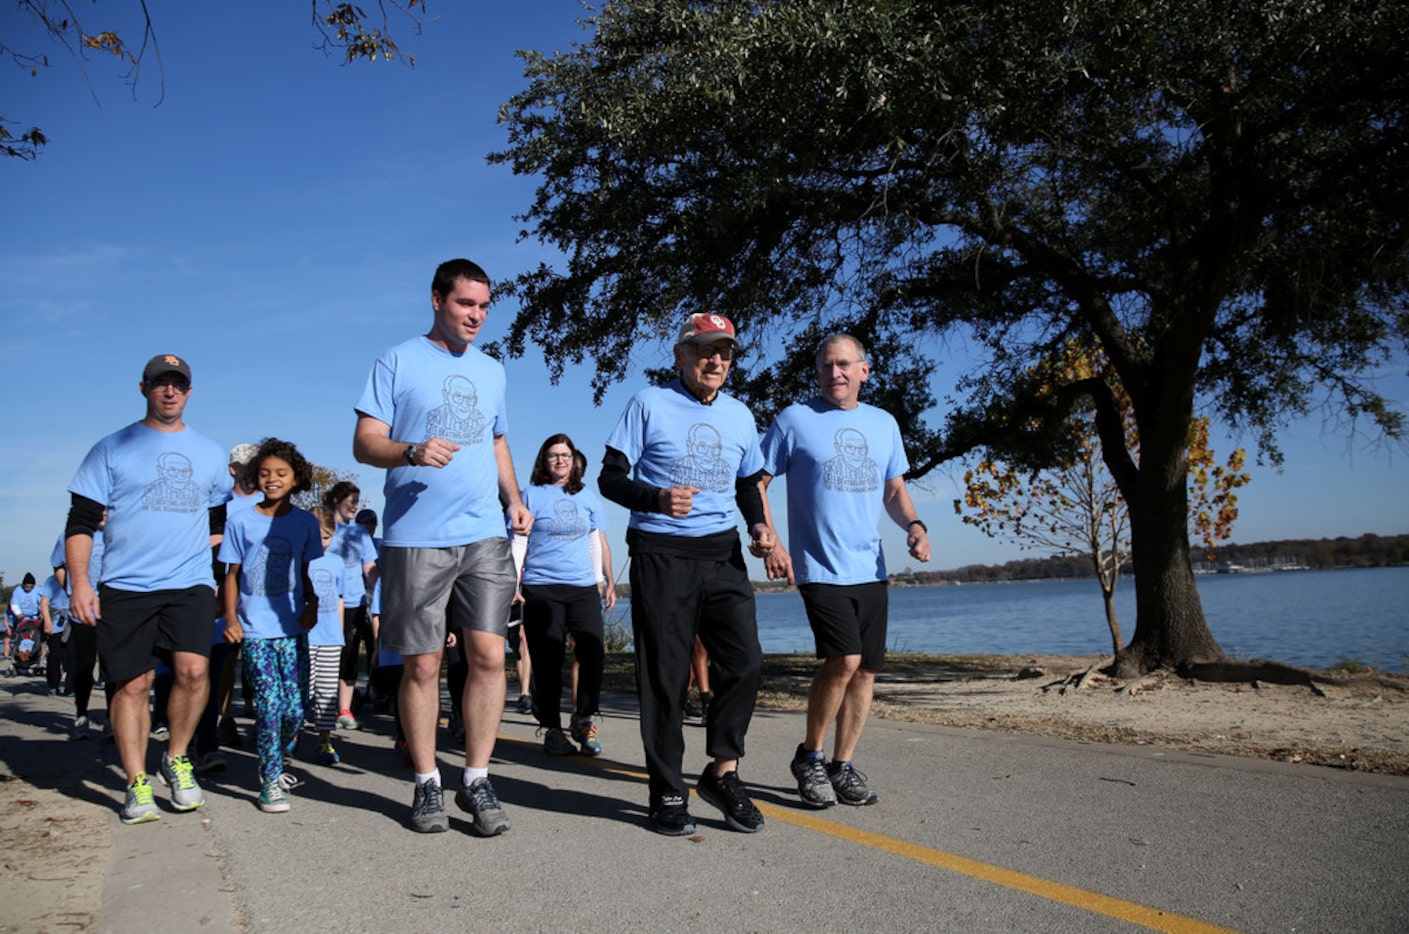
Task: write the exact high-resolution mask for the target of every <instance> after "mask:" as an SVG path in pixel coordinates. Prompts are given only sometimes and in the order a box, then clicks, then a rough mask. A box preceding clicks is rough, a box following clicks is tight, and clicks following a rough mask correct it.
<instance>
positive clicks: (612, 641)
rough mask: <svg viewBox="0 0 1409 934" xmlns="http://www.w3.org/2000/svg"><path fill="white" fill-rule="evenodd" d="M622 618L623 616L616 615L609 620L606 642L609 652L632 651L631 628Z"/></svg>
mask: <svg viewBox="0 0 1409 934" xmlns="http://www.w3.org/2000/svg"><path fill="white" fill-rule="evenodd" d="M622 619H623V617H622V616H615V617H613V618H612V619H609V620H608V621H607V626H606V630H605V637H604V642H605V645H606V649H607V651H608V652H629V651H631V646H632V639H631V630H630V628H628V627H627V625H626V623H624V622H622Z"/></svg>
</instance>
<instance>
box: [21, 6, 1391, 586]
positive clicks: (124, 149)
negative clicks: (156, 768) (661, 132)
mask: <svg viewBox="0 0 1409 934" xmlns="http://www.w3.org/2000/svg"><path fill="white" fill-rule="evenodd" d="M81 6H82V10H81V12H82V13H83V14H84V15H85V16H86V21H85V25H86V26H87V28H88V29H89V31H90V32H96V31H98V30H99V29H106V28H117V29H120V30H121V29H126V30H127V31H128V35H129V38H133V37H135V34H134V33H132V32H131V29H132V26H133V24H132V22H131V21H130V19H126V18H124V17H122V16H116V14H118V13H119V12H121V11H127V12H128V14H130V10H131V8H132V7H135V6H136V4H135V2H130V0H102V2H100V3H98V4H96V5H94V6H92V7H90V6H89V5H88V4H82V5H81ZM367 6H368V8H370V7H371V6H374V4H369V5H367ZM150 7H151V11H152V15H153V18H154V20H155V25H156V29H157V36H158V40H159V41H160V48H161V61H162V64H163V65H164V68H165V88H164V95H165V97H164V100H163V101H162V102H161V104H160V106H155V107H154V106H153V105H154V104H155V103H156V101H157V99H158V97H159V96H161V94H162V93H163V92H162V89H161V88H159V86H158V83H157V80H156V79H157V77H158V73H157V69H156V67H155V65H156V60H155V58H154V57H149V59H148V61H147V63H146V65H145V67H144V74H143V80H142V83H141V85H140V86H139V88H138V99H137V100H136V101H134V100H133V99H132V95H131V93H130V92H129V90H128V89H127V88H126V87H125V86H123V85H122V84H121V83H120V81H119V80H118V79H117V77H116V74H117V70H116V69H115V68H114V66H113V65H112V64H111V63H110V62H108V61H105V60H103V59H102V58H100V57H95V58H94V59H93V61H92V62H90V64H89V75H90V77H91V80H92V84H93V89H94V91H96V94H97V96H98V99H99V101H100V103H101V106H99V105H98V104H96V103H95V102H94V100H93V97H92V96H91V95H90V92H89V89H88V87H87V86H86V85H85V83H84V79H83V77H82V76H81V74H80V73H79V72H78V71H77V70H76V69H75V68H74V67H73V65H72V64H71V62H70V61H69V60H68V59H67V57H66V55H65V53H64V52H63V51H62V50H61V49H59V48H57V47H53V48H50V49H49V50H48V51H49V52H50V54H51V56H52V57H53V59H54V61H55V67H53V68H51V69H50V70H48V71H46V72H42V73H41V74H40V75H39V76H38V77H37V78H33V79H31V78H29V77H28V76H27V74H26V73H25V72H23V71H21V70H18V69H14V68H12V67H11V66H10V64H9V63H8V62H6V63H4V64H3V65H2V66H0V67H4V68H7V69H10V70H9V71H7V72H6V73H5V77H4V82H5V87H6V102H5V106H6V108H7V110H6V111H5V113H4V116H6V117H7V118H9V119H12V120H18V121H22V122H23V125H22V126H20V127H18V128H16V127H11V129H12V131H17V132H23V131H24V130H25V129H27V128H28V126H29V125H30V124H38V125H39V126H40V127H42V129H43V130H44V131H45V133H46V134H47V135H48V136H49V138H50V140H51V142H50V145H49V146H48V147H47V149H45V150H44V152H43V155H42V156H41V157H40V158H39V159H38V161H36V162H32V163H22V162H19V161H15V160H9V161H6V162H3V163H0V186H3V187H0V190H3V192H4V194H3V204H4V212H5V219H4V223H3V228H0V229H3V234H0V237H2V238H3V239H0V283H3V287H0V322H3V325H4V334H5V337H6V353H5V359H6V360H7V361H8V366H7V367H6V368H5V369H6V371H7V372H6V384H7V386H6V389H5V390H4V393H3V399H4V404H3V405H0V438H3V441H0V444H3V448H4V451H3V456H0V571H3V572H4V574H5V578H6V579H7V580H8V581H9V582H11V583H14V582H16V581H18V579H19V578H20V576H21V575H23V573H24V572H25V571H33V572H34V573H35V574H36V575H37V576H39V577H40V578H41V579H42V578H43V576H44V574H45V573H47V568H48V557H49V550H50V548H51V547H52V545H53V543H54V540H55V539H56V537H57V536H58V535H59V533H60V531H61V529H62V525H63V521H64V517H65V515H66V511H67V506H68V496H67V493H66V492H65V489H66V487H67V484H68V482H69V480H70V478H71V477H72V475H73V472H74V470H75V469H76V467H77V466H78V463H79V461H80V460H81V459H82V457H83V455H84V453H85V452H86V451H87V450H88V448H89V447H90V446H91V445H92V444H93V443H94V442H95V441H96V440H97V439H98V438H99V437H101V436H102V435H104V434H107V433H108V432H111V431H114V430H116V429H117V428H119V427H121V426H123V425H125V424H127V423H129V422H131V421H134V420H136V419H138V418H140V417H141V415H142V412H143V401H142V398H141V396H140V395H139V394H138V392H137V383H138V381H139V378H140V374H141V369H142V366H143V364H144V363H145V361H146V360H147V358H148V357H150V356H152V355H153V354H156V353H168V352H170V353H177V354H181V355H183V356H186V357H187V358H188V359H189V360H190V361H191V364H192V367H193V369H194V377H195V379H194V386H195V388H194V391H193V393H192V396H191V400H190V404H189V406H188V409H187V420H188V423H189V424H191V425H192V426H193V427H195V428H196V429H198V430H199V431H201V432H203V433H204V434H207V435H209V436H211V437H213V438H215V439H216V440H217V441H219V442H220V443H221V444H222V445H225V446H227V447H228V446H230V445H233V444H236V443H239V442H243V441H255V440H258V439H259V438H261V437H264V436H266V435H278V436H281V437H285V438H288V439H290V440H292V441H294V442H295V443H297V444H298V445H299V447H300V448H301V449H302V450H303V451H304V453H305V454H307V455H308V456H309V457H310V458H312V459H313V460H314V461H316V462H318V463H321V464H324V465H326V466H329V467H334V468H339V469H348V470H357V471H358V472H359V482H360V485H361V487H362V489H363V496H364V499H365V500H367V501H369V502H370V504H371V505H373V506H374V507H376V508H377V509H378V511H380V507H381V504H382V498H381V476H380V472H379V471H375V470H371V469H368V468H365V467H361V466H360V465H357V464H355V463H354V462H353V459H352V454H351V439H352V429H353V421H354V418H353V413H352V405H353V403H354V402H355V401H356V399H357V396H358V394H359V393H360V391H361V389H362V385H363V382H364V380H365V378H366V375H367V371H368V368H369V367H370V365H371V362H372V360H373V359H374V358H375V356H376V355H377V354H378V353H379V352H380V351H381V350H383V349H384V348H386V347H388V346H390V345H391V344H393V343H395V342H397V341H400V340H403V339H405V338H406V337H409V336H411V335H413V334H416V333H421V332H424V331H425V330H426V328H427V326H428V325H429V323H430V304H429V288H430V286H429V283H430V277H431V273H432V272H433V270H434V268H435V266H436V264H437V263H439V262H440V261H441V260H444V259H448V258H451V257H454V256H466V257H469V258H471V259H474V260H476V261H477V262H479V263H480V264H481V265H483V266H484V267H485V268H486V269H487V270H488V271H489V273H490V275H491V276H494V277H507V276H509V275H512V274H513V273H516V272H519V271H522V270H525V269H528V268H531V267H533V266H536V265H537V264H538V263H539V262H540V261H541V260H544V259H548V260H550V261H551V259H552V258H553V257H552V255H551V254H550V253H548V252H547V251H545V250H544V249H543V248H542V247H540V246H539V245H537V244H535V243H532V242H524V243H518V242H516V239H515V238H516V235H517V232H518V230H519V225H518V224H516V223H515V222H514V220H513V215H514V214H515V213H519V212H522V211H523V210H524V209H525V207H526V206H527V205H528V203H529V200H530V198H531V196H532V191H533V183H532V180H530V179H518V178H515V177H514V176H513V175H512V174H510V172H509V171H508V170H507V169H505V168H502V167H490V166H488V165H486V164H485V160H484V156H485V154H486V153H487V152H489V151H490V150H493V149H498V148H502V146H503V145H504V134H503V131H502V130H501V129H500V128H499V126H498V125H497V123H496V115H497V109H498V107H499V105H500V104H501V103H503V102H504V101H506V100H507V99H508V98H509V97H510V96H511V95H512V94H513V93H514V92H515V91H516V90H518V89H519V88H520V87H522V86H523V83H524V79H523V74H522V63H521V62H520V60H519V59H517V58H516V57H515V56H514V51H515V50H516V49H521V48H534V49H539V50H544V51H551V50H554V49H566V48H568V47H569V46H570V45H571V44H573V43H574V42H577V41H579V40H581V39H582V38H583V37H584V35H585V34H584V33H583V32H582V31H581V30H580V28H579V27H578V26H577V25H576V20H577V19H578V18H579V17H580V16H581V15H582V10H581V7H580V6H579V5H578V4H577V3H575V2H572V0H534V3H533V4H532V6H531V12H530V8H526V7H523V6H516V5H512V4H509V5H503V4H460V3H451V2H446V0H439V2H435V3H433V5H432V10H431V12H432V13H433V14H437V15H438V16H439V19H438V20H437V21H436V22H434V23H431V24H430V25H429V26H428V27H427V29H426V32H425V33H424V34H423V35H422V36H420V37H417V36H414V35H412V34H410V33H408V32H407V31H406V30H404V29H403V30H402V31H401V33H400V38H401V40H402V44H403V46H404V47H405V48H406V49H407V50H409V51H412V52H413V53H414V54H415V56H416V62H417V64H416V67H415V69H414V70H411V69H407V68H404V67H402V66H399V65H393V64H380V63H379V64H376V65H368V64H363V63H359V64H357V65H351V66H345V67H344V66H340V65H339V64H338V63H337V61H336V60H333V59H326V58H324V57H323V55H322V54H321V53H320V52H318V51H315V50H314V49H312V48H311V46H312V45H313V42H314V38H315V37H314V33H313V30H312V28H311V27H310V25H309V20H308V15H309V8H308V5H307V4H299V3H287V2H272V0H256V2H249V3H244V4H240V5H239V6H238V7H231V8H229V10H225V9H223V8H219V9H218V8H216V7H215V6H213V5H211V4H206V3H173V2H163V0H156V2H153V3H151V4H150ZM105 13H108V14H113V15H115V18H113V19H111V20H105V19H104V18H103V15H104V14H105ZM0 28H3V30H4V34H5V36H6V40H7V42H9V41H11V40H15V41H16V44H18V38H19V37H20V36H21V33H18V32H17V29H20V28H25V29H27V28H28V27H27V24H26V21H25V20H24V19H23V18H22V17H21V16H20V14H18V13H16V11H15V9H14V6H13V5H12V4H11V5H6V6H5V7H4V9H3V12H0ZM515 310H516V309H514V308H513V307H509V306H508V305H507V303H506V304H505V305H500V306H497V307H496V308H495V309H494V310H493V312H492V313H491V317H490V323H489V325H488V327H487V329H486V330H487V338H488V339H493V338H496V337H499V336H501V335H502V334H503V333H504V329H505V327H506V325H507V324H508V322H509V321H510V320H511V319H512V317H513V315H514V312H515ZM725 310H726V311H727V309H725ZM667 360H668V350H667V349H666V347H665V345H664V344H663V343H651V342H649V341H646V342H643V343H642V344H641V345H640V346H639V348H638V349H637V350H636V352H635V359H634V361H633V363H634V365H635V375H634V376H633V377H632V378H631V379H630V380H629V381H628V382H627V383H625V384H623V385H621V386H619V387H617V388H615V389H614V390H613V391H612V392H611V393H609V394H608V396H607V398H606V401H605V404H604V405H603V407H602V408H600V409H597V408H593V406H592V404H591V393H590V388H589V386H588V374H587V373H586V371H585V370H584V369H581V368H578V369H570V370H569V373H568V375H567V377H566V378H565V379H564V380H563V382H562V384H561V385H559V386H557V387H552V386H550V385H549V382H548V379H547V376H546V372H545V368H544V366H543V361H542V358H541V355H538V354H537V353H536V352H530V354H529V356H528V357H527V358H525V359H522V360H517V361H512V362H510V363H509V364H508V369H509V385H510V409H509V417H510V431H509V441H510V445H511V447H512V449H513V451H514V453H515V457H516V464H517V466H518V469H519V476H520V478H521V479H522V480H526V479H527V474H528V470H529V468H530V466H531V461H532V457H533V455H534V453H535V452H536V451H537V448H538V445H539V443H540V442H541V441H542V439H543V438H544V437H545V436H546V435H548V434H550V433H552V432H554V431H560V430H566V431H567V432H569V433H570V434H571V435H572V436H573V438H574V439H575V440H576V442H577V443H578V445H579V446H580V447H582V448H583V449H584V450H585V451H587V452H588V453H589V454H590V456H591V457H592V461H593V474H594V475H595V469H596V465H597V463H598V461H599V459H600V453H601V449H602V442H603V440H604V439H605V437H606V435H607V433H608V432H609V431H610V429H611V426H612V425H613V424H614V422H615V420H616V417H617V415H618V413H619V412H620V411H621V408H622V406H623V405H624V403H625V401H626V399H627V398H628V397H629V396H630V394H631V393H633V392H635V391H636V390H637V389H639V388H640V387H641V386H642V385H644V377H642V376H641V375H640V374H641V370H642V369H643V368H644V367H647V366H660V365H663V364H665V363H666V362H667ZM942 364H943V366H942V370H941V374H942V376H943V377H945V378H948V379H952V378H953V377H955V376H957V374H958V373H959V371H960V369H961V367H962V365H963V361H962V360H945V361H942ZM1384 376H1385V383H1384V385H1385V387H1386V388H1387V390H1388V391H1389V394H1390V395H1391V397H1392V398H1394V399H1396V400H1397V402H1398V403H1399V405H1400V406H1401V407H1404V406H1406V404H1409V380H1406V378H1405V373H1404V366H1403V364H1402V363H1401V364H1399V365H1397V366H1395V367H1392V368H1389V369H1387V370H1386V372H1385V374H1384ZM1285 437H1286V443H1285V448H1286V454H1287V458H1286V469H1285V472H1284V473H1282V474H1277V473H1275V472H1273V471H1271V470H1270V469H1265V468H1254V469H1253V473H1254V480H1253V483H1252V485H1251V486H1250V487H1249V488H1248V489H1246V490H1245V491H1244V493H1243V495H1242V497H1241V507H1242V517H1241V519H1240V521H1239V523H1238V526H1237V529H1236V532H1235V535H1234V540H1235V541H1254V540H1260V539H1270V538H1291V537H1321V536H1336V535H1358V534H1361V533H1363V532H1377V533H1380V534H1394V533H1400V532H1409V485H1407V484H1406V483H1405V476H1406V472H1405V452H1404V451H1403V450H1402V449H1394V450H1391V451H1386V450H1383V449H1380V450H1378V451H1377V450H1374V449H1367V448H1365V447H1364V446H1363V445H1362V444H1359V443H1356V444H1353V445H1352V444H1350V443H1348V442H1347V440H1346V438H1345V436H1344V435H1336V434H1327V433H1323V430H1322V423H1321V421H1320V420H1319V419H1318V420H1315V421H1311V422H1306V423H1302V424H1298V425H1296V426H1294V428H1293V429H1292V430H1291V431H1290V432H1289V433H1288V434H1287V435H1286V436H1285ZM1215 444H1216V445H1218V446H1219V448H1220V449H1221V450H1226V449H1227V448H1228V447H1229V446H1230V442H1228V441H1227V440H1226V439H1220V438H1219V437H1218V436H1216V437H1215ZM775 490H776V491H777V494H778V495H775V497H774V500H775V502H781V500H782V496H781V493H782V490H781V489H779V488H778V487H777V486H775ZM954 496H955V488H954V484H953V482H952V481H951V479H950V478H949V477H948V476H941V475H937V474H936V475H932V476H931V477H929V478H928V479H926V480H925V481H923V483H922V485H921V488H919V489H916V490H915V497H916V499H917V503H918V505H919V509H920V514H921V516H922V517H923V518H924V519H925V520H926V521H927V522H928V524H929V525H930V528H931V536H932V540H933V542H934V546H935V547H934V560H933V562H932V563H931V565H930V566H931V567H933V568H952V567H958V566H960V565H964V564H970V563H996V562H1001V561H1005V560H1009V559H1012V558H1016V557H1022V556H1023V555H1024V554H1025V553H1024V552H1021V551H1020V550H1019V549H1018V548H1017V547H1016V546H1014V545H1011V544H1007V543H1003V542H997V541H993V540H990V539H988V538H985V537H984V536H983V535H981V534H980V533H978V532H977V531H974V530H972V529H969V528H968V527H965V526H962V525H961V524H960V523H959V521H958V520H957V518H956V517H955V516H954V514H953V511H952V508H951V505H950V504H951V501H952V500H953V498H954ZM609 508H610V509H611V510H612V512H611V513H610V515H611V516H612V519H613V521H614V523H615V528H614V529H613V530H612V533H611V534H610V536H609V537H610V540H611V542H612V544H613V549H614V551H615V552H616V554H615V557H616V563H617V566H618V567H621V566H622V565H623V563H624V561H625V558H626V550H625V547H624V545H623V544H622V533H623V530H624V527H625V522H626V516H625V513H624V512H623V511H621V510H619V509H617V508H616V507H614V506H613V507H609ZM886 544H887V553H888V555H889V558H890V565H891V568H892V569H893V570H899V569H901V568H904V567H905V566H907V565H909V564H911V563H912V562H911V561H910V559H909V558H908V556H906V555H905V553H904V546H903V537H902V535H901V534H900V532H899V531H898V530H896V529H894V528H893V527H888V530H887V532H886ZM750 560H752V559H750ZM755 576H756V577H762V576H763V574H762V568H761V565H756V566H755Z"/></svg>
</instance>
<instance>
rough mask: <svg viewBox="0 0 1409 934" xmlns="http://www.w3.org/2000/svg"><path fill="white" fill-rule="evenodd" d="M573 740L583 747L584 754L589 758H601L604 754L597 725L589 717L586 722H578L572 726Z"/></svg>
mask: <svg viewBox="0 0 1409 934" xmlns="http://www.w3.org/2000/svg"><path fill="white" fill-rule="evenodd" d="M572 738H573V739H574V740H575V741H576V742H577V744H578V745H579V746H581V747H582V752H583V753H584V754H585V755H589V756H600V755H601V754H602V743H601V740H599V739H597V724H595V723H593V722H592V719H591V718H590V717H589V718H587V719H586V720H576V721H574V722H573V724H572Z"/></svg>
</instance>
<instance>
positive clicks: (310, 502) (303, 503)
mask: <svg viewBox="0 0 1409 934" xmlns="http://www.w3.org/2000/svg"><path fill="white" fill-rule="evenodd" d="M312 467H313V483H312V485H311V486H310V487H309V488H308V489H306V490H304V491H303V492H302V493H295V494H294V495H293V496H292V497H290V501H291V502H292V503H293V504H294V505H295V506H297V507H298V508H299V509H312V508H313V507H314V506H321V505H323V496H324V494H326V493H327V492H328V491H329V490H331V489H332V488H333V487H335V486H337V485H338V484H339V483H341V482H342V481H344V480H347V481H349V482H351V483H356V482H357V472H356V471H353V470H333V469H332V468H331V467H320V466H319V465H317V464H313V465H312Z"/></svg>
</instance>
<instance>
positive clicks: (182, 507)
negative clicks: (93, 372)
mask: <svg viewBox="0 0 1409 934" xmlns="http://www.w3.org/2000/svg"><path fill="white" fill-rule="evenodd" d="M230 488H231V480H230V471H229V469H228V467H227V458H226V454H225V450H224V449H223V448H221V447H220V445H218V444H216V443H215V442H214V441H212V440H210V439H209V438H207V437H205V436H204V435H202V434H200V433H198V432H196V431H195V430H194V429H191V428H183V429H182V430H181V431H176V432H169V431H157V430H156V429H154V428H148V427H147V426H146V425H143V424H142V423H141V422H134V423H133V424H131V425H128V426H127V427H126V428H123V429H121V430H120V431H116V432H114V433H113V434H110V435H108V436H107V437H106V438H104V439H103V440H101V441H99V442H98V443H97V444H95V445H94V446H93V449H92V450H90V451H89V452H88V456H87V457H85V458H84V459H83V463H82V464H81V465H79V468H78V472H77V473H76V474H75V475H74V478H73V482H72V483H70V484H69V492H70V493H74V494H77V495H79V496H84V497H87V498H88V499H91V500H93V501H94V502H97V503H101V504H103V505H105V506H107V509H108V521H107V525H105V526H104V527H103V540H104V549H103V565H102V571H101V573H100V574H99V576H98V578H96V579H95V580H101V581H102V582H103V584H104V585H106V586H108V587H113V588H116V589H117V590H127V591H136V592H149V591H155V590H184V589H186V588H188V587H196V586H199V585H202V584H204V585H206V586H207V587H211V588H214V587H215V575H214V573H213V572H212V571H211V565H210V517H209V511H210V510H211V509H213V508H215V507H216V506H220V505H221V504H223V503H224V502H225V501H226V500H227V499H229V497H230Z"/></svg>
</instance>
